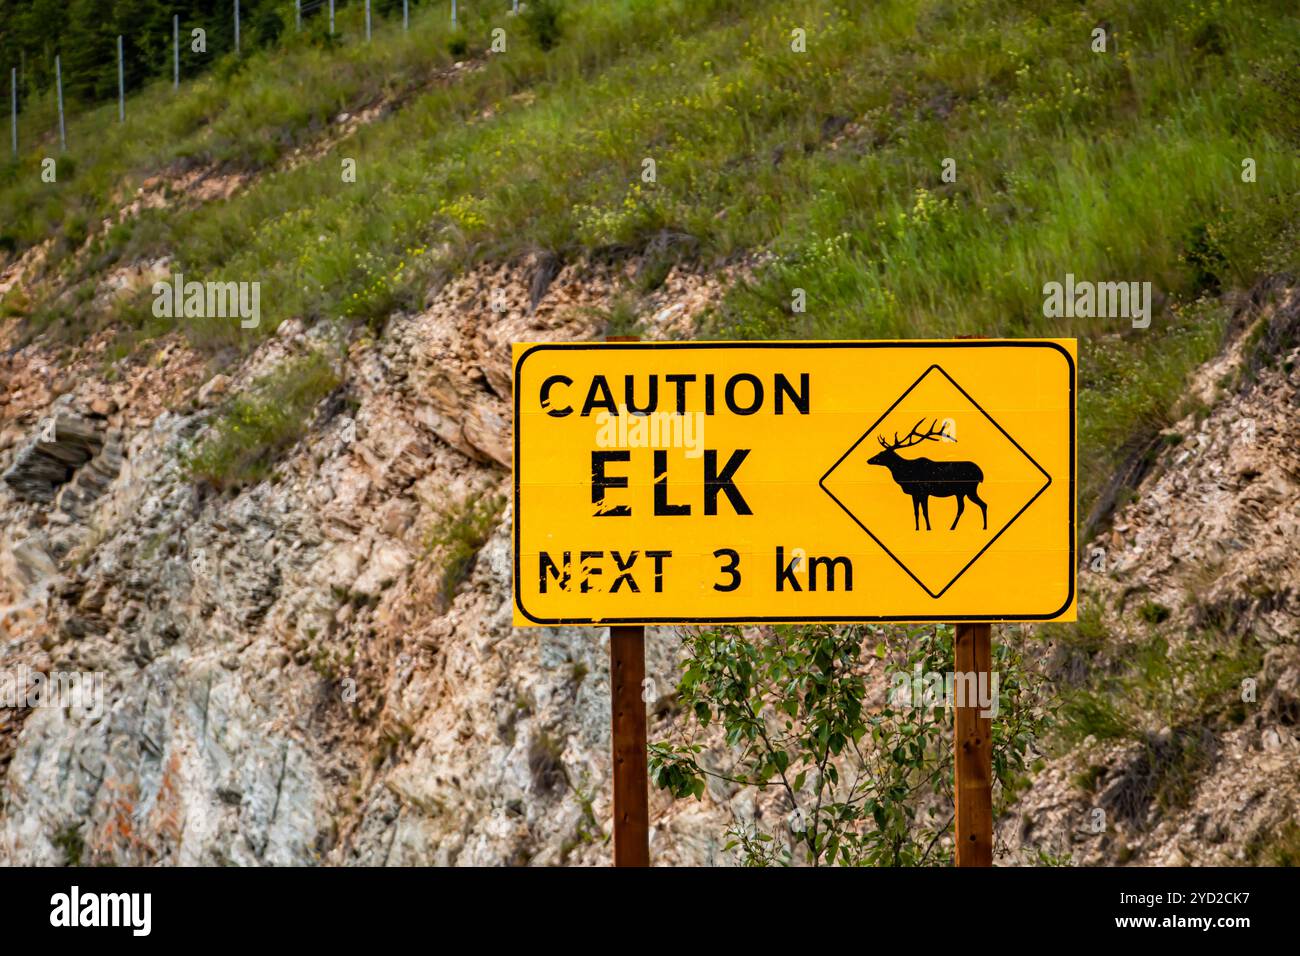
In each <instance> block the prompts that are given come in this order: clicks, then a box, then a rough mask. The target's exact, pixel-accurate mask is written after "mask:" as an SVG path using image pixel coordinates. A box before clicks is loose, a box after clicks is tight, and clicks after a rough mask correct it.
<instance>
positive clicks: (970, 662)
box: [953, 624, 993, 866]
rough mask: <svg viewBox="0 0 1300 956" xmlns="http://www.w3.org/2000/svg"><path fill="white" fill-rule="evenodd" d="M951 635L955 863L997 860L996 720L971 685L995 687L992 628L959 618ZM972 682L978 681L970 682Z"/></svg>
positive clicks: (966, 863) (982, 864)
mask: <svg viewBox="0 0 1300 956" xmlns="http://www.w3.org/2000/svg"><path fill="white" fill-rule="evenodd" d="M955 630H956V635H955V637H954V640H953V651H954V654H953V656H954V662H953V668H954V670H955V671H956V672H957V673H956V681H955V684H956V686H958V687H961V686H963V681H962V678H963V676H964V675H969V676H968V677H967V678H966V681H965V682H964V686H965V688H966V694H965V695H964V698H965V699H963V695H962V694H960V693H958V694H957V695H956V696H957V700H956V701H955V702H954V705H955V709H956V721H955V727H954V730H953V754H954V763H955V764H956V766H955V769H954V777H955V780H954V784H955V786H954V791H955V792H954V798H955V801H956V804H957V840H956V844H957V847H956V863H957V865H958V866H992V865H993V720H992V718H990V717H981V716H980V710H981V707H980V703H979V700H978V698H979V697H980V696H982V694H980V693H975V694H974V695H973V696H974V697H975V698H976V699H975V700H971V696H972V694H971V691H972V690H973V689H975V688H980V689H982V688H985V687H988V688H992V686H993V685H992V682H991V679H990V671H991V669H992V664H993V647H992V644H993V642H992V637H991V631H992V627H991V626H990V625H988V624H957V625H955ZM972 685H974V686H973V687H972Z"/></svg>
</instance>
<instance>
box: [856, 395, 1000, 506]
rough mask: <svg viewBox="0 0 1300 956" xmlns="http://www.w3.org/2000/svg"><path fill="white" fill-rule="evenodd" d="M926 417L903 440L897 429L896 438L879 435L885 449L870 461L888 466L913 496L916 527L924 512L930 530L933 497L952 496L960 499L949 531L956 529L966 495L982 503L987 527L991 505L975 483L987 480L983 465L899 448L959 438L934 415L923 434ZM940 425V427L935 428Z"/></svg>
mask: <svg viewBox="0 0 1300 956" xmlns="http://www.w3.org/2000/svg"><path fill="white" fill-rule="evenodd" d="M924 421H925V419H924V418H922V419H921V421H919V422H917V423H916V424H915V425H913V426H912V430H911V431H910V432H908V433H907V436H906V437H905V438H903V439H902V440H900V439H899V437H898V432H894V440H893V442H892V443H891V442H887V441H885V439H884V437H883V436H881V435H877V436H876V438H877V440H878V441H879V442H880V445H881V447H882V448H883V449H884V451H881V452H877V453H876V454H875V455H873V456H872V457H871V458H870V459H869V460H868V461H867V464H868V465H881V466H883V467H885V468H888V469H889V474H890V476H891V477H892V478H893V479H894V482H895V483H896V484H897V485H898V487H900V488H902V489H903V494H905V495H910V496H911V498H912V518H913V520H914V521H915V523H916V530H917V531H920V530H921V517H920V516H921V515H922V514H924V515H925V530H926V531H930V530H932V529H931V528H930V499H931V498H952V497H956V499H957V517H955V518H953V519H952V527H951V528H949V529H948V530H949V531H955V530H956V528H957V522H958V521H960V520H961V513H962V512H963V511H965V510H966V499H967V498H969V499H970V500H971V501H972V502H974V503H975V504H977V505H979V508H980V511H981V512H982V513H983V515H984V528H985V530H987V529H988V526H989V508H988V505H987V504H985V503H984V501H983V500H982V499H981V498H980V496H979V493H978V492H977V491H976V490H975V488H976V486H977V485H978V484H979V483H980V482H981V481H983V480H984V472H982V471H980V466H979V465H977V464H975V462H973V461H931V460H930V459H929V458H904V457H903V456H902V455H900V454H899V453H898V452H899V449H902V448H911V447H912V446H913V445H919V444H921V442H924V441H940V440H944V441H951V442H955V441H956V440H957V439H955V438H953V437H951V436H950V435H948V434H947V433H945V432H944V430H943V428H942V427H941V426H939V420H938V419H935V421H934V424H933V425H931V426H930V427H929V428H928V429H927V430H926V431H925V433H924V434H922V433H921V432H919V431H917V429H919V428H920V427H921V423H922V422H924ZM936 428H937V430H936Z"/></svg>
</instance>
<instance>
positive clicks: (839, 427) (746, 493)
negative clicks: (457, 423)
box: [514, 339, 1076, 626]
mask: <svg viewBox="0 0 1300 956" xmlns="http://www.w3.org/2000/svg"><path fill="white" fill-rule="evenodd" d="M1075 355H1076V346H1075V341H1074V340H1073V339H1052V340H1040V339H1032V340H1029V339H1015V340H999V339H978V340H955V341H906V342H761V343H723V342H717V343H714V342H663V343H661V342H636V343H627V342H619V343H604V344H587V343H582V344H527V343H525V344H517V345H515V346H514V372H515V380H514V385H515V393H514V400H515V462H514V464H515V500H514V509H515V510H514V534H515V568H514V575H515V624H516V625H521V626H526V625H559V624H587V625H600V624H651V623H723V622H731V623H763V622H830V621H842V622H850V621H942V622H952V621H1046V620H1073V619H1074V617H1075V568H1076V557H1075V488H1074V485H1075Z"/></svg>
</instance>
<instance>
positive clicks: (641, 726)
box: [609, 626, 650, 866]
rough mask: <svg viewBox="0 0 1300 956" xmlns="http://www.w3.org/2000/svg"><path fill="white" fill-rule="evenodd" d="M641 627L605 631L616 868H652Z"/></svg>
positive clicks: (643, 644) (643, 657)
mask: <svg viewBox="0 0 1300 956" xmlns="http://www.w3.org/2000/svg"><path fill="white" fill-rule="evenodd" d="M644 681H645V628H644V627H637V626H634V627H611V628H610V629H609V699H610V718H611V730H612V734H611V736H612V739H613V754H614V865H615V866H649V865H650V803H649V787H650V781H649V777H648V771H647V762H648V760H649V753H648V747H647V744H646V717H645V701H644V700H642V698H641V687H642V684H643V683H644Z"/></svg>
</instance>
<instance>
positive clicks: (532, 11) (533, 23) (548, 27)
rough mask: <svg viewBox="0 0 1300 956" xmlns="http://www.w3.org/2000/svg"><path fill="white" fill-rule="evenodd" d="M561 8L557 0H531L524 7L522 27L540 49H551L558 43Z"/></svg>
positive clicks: (560, 28)
mask: <svg viewBox="0 0 1300 956" xmlns="http://www.w3.org/2000/svg"><path fill="white" fill-rule="evenodd" d="M562 12H563V8H562V6H561V4H560V2H559V0H531V2H530V3H529V4H528V6H527V7H525V8H524V13H523V21H524V29H525V30H526V31H527V33H528V35H529V37H531V38H532V40H533V42H534V43H536V44H537V45H538V46H539V47H540V48H541V49H542V50H553V49H555V47H556V46H558V45H559V43H560V38H561V35H562V33H563V27H562V24H561V22H560V18H561V14H562Z"/></svg>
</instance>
